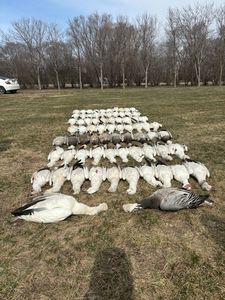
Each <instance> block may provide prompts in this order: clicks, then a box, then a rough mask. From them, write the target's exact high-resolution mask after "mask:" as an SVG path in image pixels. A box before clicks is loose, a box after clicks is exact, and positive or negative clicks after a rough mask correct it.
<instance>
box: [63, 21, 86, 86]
mask: <svg viewBox="0 0 225 300" xmlns="http://www.w3.org/2000/svg"><path fill="white" fill-rule="evenodd" d="M84 27H85V19H84V17H83V16H80V17H75V18H74V19H73V20H70V21H69V28H68V31H67V33H68V36H69V38H70V42H71V44H72V45H73V53H74V56H75V59H76V60H77V62H78V72H79V86H80V89H82V86H83V84H82V66H81V61H82V55H83V44H84V43H83V41H82V39H83V34H84Z"/></svg>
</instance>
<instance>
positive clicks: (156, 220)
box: [0, 87, 225, 300]
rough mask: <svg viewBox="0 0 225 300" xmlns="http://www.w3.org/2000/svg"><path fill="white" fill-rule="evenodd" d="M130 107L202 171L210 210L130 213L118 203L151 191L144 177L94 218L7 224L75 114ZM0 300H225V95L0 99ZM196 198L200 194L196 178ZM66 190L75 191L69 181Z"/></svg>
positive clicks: (202, 91) (102, 194)
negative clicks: (158, 126) (209, 188)
mask: <svg viewBox="0 0 225 300" xmlns="http://www.w3.org/2000/svg"><path fill="white" fill-rule="evenodd" d="M113 106H120V107H124V106H135V107H136V108H137V109H139V110H140V111H141V112H142V113H143V114H144V115H147V116H148V117H149V118H150V120H153V121H158V122H161V123H162V124H163V125H164V127H166V128H167V129H169V130H170V131H171V132H172V134H173V136H174V138H173V140H174V141H176V142H180V143H185V144H187V145H188V147H189V152H188V154H189V155H190V156H191V158H193V159H197V160H199V161H201V162H203V163H205V164H206V166H207V167H208V168H209V170H210V171H211V178H210V179H209V183H210V184H212V185H213V186H214V187H215V189H216V190H215V191H214V192H212V193H211V194H212V198H213V199H214V200H215V204H214V206H213V207H212V208H210V207H204V208H200V209H197V210H189V211H180V212H177V213H165V212H160V211H155V210H150V211H138V212H135V213H132V214H126V213H124V212H123V211H122V204H124V203H128V202H135V201H136V200H139V199H141V198H142V197H143V196H146V195H149V194H150V193H151V192H153V188H152V187H151V186H149V185H148V184H147V183H145V182H144V181H142V180H140V181H139V182H140V185H139V186H138V192H137V193H136V195H133V196H128V195H126V193H125V190H126V188H127V184H126V183H125V182H121V183H120V184H119V189H118V191H117V193H114V194H109V193H108V192H107V189H108V187H109V183H108V182H104V183H103V184H102V186H101V189H100V191H99V192H98V193H97V194H93V195H88V194H86V193H85V190H86V189H87V188H88V186H89V184H88V182H86V183H85V184H84V187H83V191H82V192H81V194H80V195H79V196H78V197H77V198H78V199H79V200H80V201H81V202H84V203H86V204H89V205H94V204H98V203H100V202H104V201H106V202H107V203H108V206H109V210H108V211H106V212H103V213H101V214H99V215H98V216H73V217H71V218H69V219H67V220H66V221H63V222H61V223H58V224H35V223H29V222H21V223H20V224H18V225H17V226H13V225H12V224H11V223H10V219H11V216H10V211H11V210H12V209H14V208H16V207H18V206H19V205H21V204H22V203H24V202H26V200H27V197H28V195H29V193H30V191H31V184H30V177H31V174H32V173H33V172H34V171H36V170H37V169H39V168H41V167H43V166H45V164H46V160H47V155H48V153H49V152H50V150H51V149H52V146H51V143H52V140H53V138H54V137H55V136H57V135H61V134H63V133H66V129H67V124H66V121H67V120H68V119H69V117H70V115H71V113H72V110H73V109H82V108H91V109H92V108H106V107H113ZM0 112H1V114H0V124H1V132H0V155H1V161H0V170H1V172H0V207H1V210H0V217H1V229H2V234H1V252H0V275H1V299H7V300H9V299H14V300H20V299H23V300H25V299H29V300H30V299H35V300H36V299H43V300H46V299H60V300H61V299H64V300H65V299H91V300H94V299H96V300H110V299H115V300H123V299H124V300H130V299H135V300H142V299H143V300H151V299H225V285H224V282H225V202H224V195H225V181H224V167H225V156H224V149H225V137H224V132H225V88H224V87H223V88H216V87H215V88H214V87H211V88H204V87H202V88H199V89H198V88H178V89H176V90H174V89H172V88H171V89H170V88H152V89H148V90H144V89H127V90H125V91H122V90H119V89H118V90H105V91H104V92H102V93H101V92H100V91H99V90H85V91H77V90H65V91H61V92H60V93H57V92H55V91H42V92H34V91H31V92H30V91H26V92H20V93H18V94H15V95H2V96H1V97H0ZM192 185H193V188H194V191H198V192H201V190H200V189H199V187H198V185H197V184H196V183H195V182H194V181H192ZM63 192H64V193H69V194H72V188H71V185H70V183H69V182H67V183H66V184H65V185H64V187H63Z"/></svg>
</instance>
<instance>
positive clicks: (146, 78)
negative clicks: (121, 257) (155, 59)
mask: <svg viewBox="0 0 225 300" xmlns="http://www.w3.org/2000/svg"><path fill="white" fill-rule="evenodd" d="M147 87H148V66H147V67H146V69H145V88H146V89H147Z"/></svg>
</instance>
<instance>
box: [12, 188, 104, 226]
mask: <svg viewBox="0 0 225 300" xmlns="http://www.w3.org/2000/svg"><path fill="white" fill-rule="evenodd" d="M107 209H108V206H107V204H106V203H102V204H99V205H97V206H93V207H90V206H87V205H86V204H83V203H80V202H78V201H77V200H76V199H75V198H74V197H72V196H68V195H64V194H60V193H54V194H49V195H44V196H39V197H36V198H34V199H33V201H32V202H30V203H28V204H25V205H23V206H22V207H19V208H17V209H15V210H14V211H12V212H11V213H12V215H13V216H15V218H14V220H13V221H16V220H17V219H23V220H25V221H31V222H37V223H57V222H60V221H62V220H65V219H66V218H68V217H69V216H71V215H96V214H98V213H99V212H101V211H105V210H107Z"/></svg>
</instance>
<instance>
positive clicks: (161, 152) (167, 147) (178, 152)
mask: <svg viewBox="0 0 225 300" xmlns="http://www.w3.org/2000/svg"><path fill="white" fill-rule="evenodd" d="M187 150H188V148H187V146H186V145H184V144H178V143H176V144H173V143H169V144H164V145H161V144H157V145H154V146H151V145H148V144H146V143H145V144H143V146H142V147H138V146H130V147H121V146H120V144H117V145H116V147H115V148H107V146H106V145H105V146H104V147H103V146H98V147H95V148H89V149H88V148H87V147H84V148H81V149H75V147H74V146H73V145H72V146H69V147H68V148H67V149H66V150H64V149H63V148H62V147H59V146H56V148H55V149H54V150H52V151H51V152H50V153H49V155H48V164H47V167H53V166H55V165H56V163H57V162H58V161H59V160H61V161H62V165H69V164H70V163H71V162H72V161H73V159H75V160H80V161H81V162H82V163H83V164H85V161H86V159H87V158H91V159H93V162H92V164H93V165H98V164H99V163H100V161H101V159H104V158H106V159H108V161H109V162H110V163H116V162H117V157H119V158H120V159H121V160H122V162H124V163H127V162H128V161H129V160H128V157H131V158H132V159H134V160H135V161H137V162H142V160H143V159H144V158H145V157H146V158H148V159H150V160H152V161H154V162H156V158H155V157H156V156H157V157H160V158H162V159H165V160H168V161H171V160H172V159H173V157H172V155H174V156H176V157H178V158H180V159H181V160H185V159H189V158H190V157H189V156H188V155H186V154H185V152H186V151H187Z"/></svg>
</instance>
